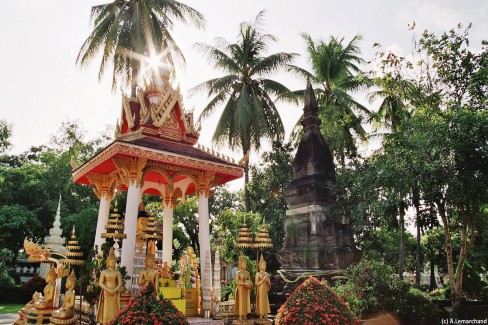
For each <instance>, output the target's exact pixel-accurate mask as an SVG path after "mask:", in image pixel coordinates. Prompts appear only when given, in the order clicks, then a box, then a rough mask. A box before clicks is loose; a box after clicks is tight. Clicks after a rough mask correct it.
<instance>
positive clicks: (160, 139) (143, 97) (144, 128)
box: [73, 71, 243, 279]
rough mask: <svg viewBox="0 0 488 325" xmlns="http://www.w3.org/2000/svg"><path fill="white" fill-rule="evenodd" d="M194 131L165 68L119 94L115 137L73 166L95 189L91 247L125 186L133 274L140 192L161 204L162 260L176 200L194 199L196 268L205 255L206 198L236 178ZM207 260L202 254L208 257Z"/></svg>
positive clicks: (234, 167) (127, 250) (124, 262)
mask: <svg viewBox="0 0 488 325" xmlns="http://www.w3.org/2000/svg"><path fill="white" fill-rule="evenodd" d="M198 138H199V130H197V129H196V128H195V126H194V123H193V113H188V112H185V110H184V109H183V104H182V99H181V95H180V91H179V88H178V87H176V89H175V88H173V86H172V85H171V81H170V76H169V71H165V72H163V75H162V76H161V78H160V80H159V81H151V83H150V84H149V85H148V86H146V87H145V89H139V90H138V92H137V95H136V96H135V97H134V98H129V97H126V96H123V98H122V114H121V119H120V121H119V122H118V123H117V127H116V134H115V141H113V142H112V143H111V144H110V145H108V146H107V147H105V148H104V149H103V150H102V151H100V152H99V153H98V154H96V155H95V156H94V157H92V158H91V159H90V160H88V161H87V162H86V163H84V164H83V165H81V166H79V167H76V166H75V169H74V170H73V180H74V182H75V183H78V184H85V185H90V186H94V192H95V193H96V195H97V196H98V198H99V199H100V206H99V212H98V223H97V228H96V236H95V245H98V246H100V245H101V244H102V243H103V242H104V239H102V237H101V234H102V233H103V232H104V230H105V226H106V224H107V220H108V217H109V212H110V211H109V210H110V203H111V201H112V199H113V198H114V193H115V189H118V190H122V191H127V202H126V209H125V222H124V234H125V235H126V238H125V239H124V240H123V243H122V251H121V266H125V267H126V269H127V272H128V275H130V276H131V277H133V276H134V257H135V246H136V226H137V216H138V206H139V203H140V202H141V198H142V194H143V193H146V194H152V195H156V196H160V197H161V200H162V201H161V203H162V205H163V240H162V242H163V243H162V248H163V250H162V262H163V263H164V262H168V265H171V261H172V243H173V234H172V229H173V209H174V207H175V205H176V204H177V199H178V198H182V199H183V200H184V199H185V197H186V196H188V195H195V196H197V197H198V217H199V244H200V270H201V276H202V279H204V278H210V274H205V272H207V271H206V270H209V269H210V270H211V268H208V267H207V268H205V267H204V263H205V256H206V254H208V255H207V256H210V234H209V206H208V197H209V195H210V194H211V189H212V187H214V186H217V185H220V184H224V183H226V182H229V181H231V180H234V179H237V178H240V177H242V175H243V168H242V167H241V166H240V165H239V164H238V163H236V162H235V161H234V160H231V159H229V158H228V157H224V156H223V155H221V154H219V153H215V152H213V151H211V150H209V149H206V148H203V147H202V146H200V145H196V143H197V141H198ZM207 259H208V258H207Z"/></svg>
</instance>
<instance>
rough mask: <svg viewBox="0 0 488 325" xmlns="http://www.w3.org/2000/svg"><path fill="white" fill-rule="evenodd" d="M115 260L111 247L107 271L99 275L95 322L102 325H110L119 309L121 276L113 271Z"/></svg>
mask: <svg viewBox="0 0 488 325" xmlns="http://www.w3.org/2000/svg"><path fill="white" fill-rule="evenodd" d="M116 265H117V258H116V257H115V254H114V249H113V247H111V248H110V253H109V255H108V257H107V269H105V270H103V271H102V273H100V280H99V281H98V285H99V286H100V288H102V292H101V293H100V299H99V301H98V314H97V321H98V322H99V323H100V324H102V325H104V324H108V323H110V321H111V320H112V319H113V318H114V317H115V314H116V313H117V312H118V311H119V309H120V291H121V290H122V275H121V274H120V272H119V271H118V270H116V269H115V266H116Z"/></svg>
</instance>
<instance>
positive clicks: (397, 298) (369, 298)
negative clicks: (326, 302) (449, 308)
mask: <svg viewBox="0 0 488 325" xmlns="http://www.w3.org/2000/svg"><path fill="white" fill-rule="evenodd" d="M345 279H347V281H346V282H345V283H340V282H338V283H336V285H335V287H334V290H335V291H336V292H337V293H338V295H339V296H340V297H342V299H344V301H345V302H346V303H347V304H348V306H349V307H350V308H351V310H352V311H353V312H354V314H355V315H356V316H357V317H360V318H363V319H365V318H369V317H371V316H373V315H375V314H378V313H379V312H392V313H394V314H396V315H398V316H399V317H400V318H401V320H402V321H403V322H404V323H405V324H419V325H420V324H433V323H437V322H438V321H439V320H440V318H441V311H440V310H439V308H438V307H437V305H435V304H434V303H433V302H432V300H431V299H430V298H429V297H428V296H427V294H425V293H423V292H422V291H420V290H419V289H416V288H412V286H411V284H410V283H408V282H405V281H402V280H400V278H398V276H397V275H396V274H395V273H394V271H393V269H391V268H390V267H388V266H385V265H383V264H382V263H379V262H375V261H364V260H363V261H361V262H360V263H359V264H358V265H354V266H351V267H349V268H348V269H347V271H346V273H345Z"/></svg>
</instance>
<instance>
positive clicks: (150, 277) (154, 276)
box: [139, 255, 159, 292]
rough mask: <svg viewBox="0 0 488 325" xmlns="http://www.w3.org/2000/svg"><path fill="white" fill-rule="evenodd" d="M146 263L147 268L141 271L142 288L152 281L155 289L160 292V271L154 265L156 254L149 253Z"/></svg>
mask: <svg viewBox="0 0 488 325" xmlns="http://www.w3.org/2000/svg"><path fill="white" fill-rule="evenodd" d="M144 264H145V265H146V268H145V269H144V270H142V271H141V272H140V273H139V287H140V288H142V287H145V286H147V285H148V284H149V283H152V284H153V286H154V290H156V292H158V288H157V285H158V282H159V272H158V270H156V267H155V266H154V255H147V256H146V260H145V261H144Z"/></svg>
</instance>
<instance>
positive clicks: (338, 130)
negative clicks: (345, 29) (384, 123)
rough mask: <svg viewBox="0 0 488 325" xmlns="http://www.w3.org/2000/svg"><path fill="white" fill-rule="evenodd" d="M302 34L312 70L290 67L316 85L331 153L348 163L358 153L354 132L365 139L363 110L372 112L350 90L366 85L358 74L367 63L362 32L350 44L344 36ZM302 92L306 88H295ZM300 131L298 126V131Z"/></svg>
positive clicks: (322, 128)
mask: <svg viewBox="0 0 488 325" xmlns="http://www.w3.org/2000/svg"><path fill="white" fill-rule="evenodd" d="M302 37H303V39H304V40H305V42H306V44H307V52H308V58H309V60H310V63H311V66H312V72H309V71H307V70H305V69H303V68H300V67H297V66H293V65H290V66H289V70H290V71H294V72H295V73H297V74H298V75H299V76H301V77H303V78H304V79H309V80H310V81H311V82H312V83H313V85H314V86H315V87H316V89H314V91H315V94H316V96H317V103H318V104H319V115H320V118H321V120H322V124H321V132H322V134H323V135H324V137H325V140H326V142H327V144H329V147H330V148H331V150H332V154H333V155H334V156H335V157H336V158H337V159H338V161H339V162H340V163H341V165H342V166H343V167H345V161H346V158H353V157H355V156H356V155H357V147H356V141H355V139H354V135H353V133H355V134H356V136H358V137H359V138H361V139H364V140H365V139H366V131H365V130H364V128H363V127H362V125H361V122H362V118H361V115H360V112H362V113H366V114H368V115H369V114H370V111H369V110H368V109H367V108H366V107H365V106H363V105H362V104H361V103H359V102H358V101H356V100H355V99H354V98H353V97H352V96H351V94H350V92H352V91H355V90H358V89H360V88H361V86H362V85H363V83H362V82H361V79H360V78H358V77H357V74H358V73H360V72H361V69H360V67H359V66H360V65H361V64H362V63H364V60H363V59H362V58H361V57H360V54H361V51H360V49H359V46H358V43H359V41H360V40H361V36H360V35H356V36H354V37H353V38H352V40H351V41H350V42H349V43H347V44H346V43H345V39H344V37H342V38H339V37H332V36H331V37H330V39H329V41H328V42H325V41H323V40H318V41H317V42H316V41H314V40H313V39H312V37H311V36H310V35H307V34H303V35H302ZM302 93H303V91H298V92H296V94H302ZM295 130H296V129H295ZM297 132H298V131H297V130H296V131H295V133H297Z"/></svg>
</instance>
